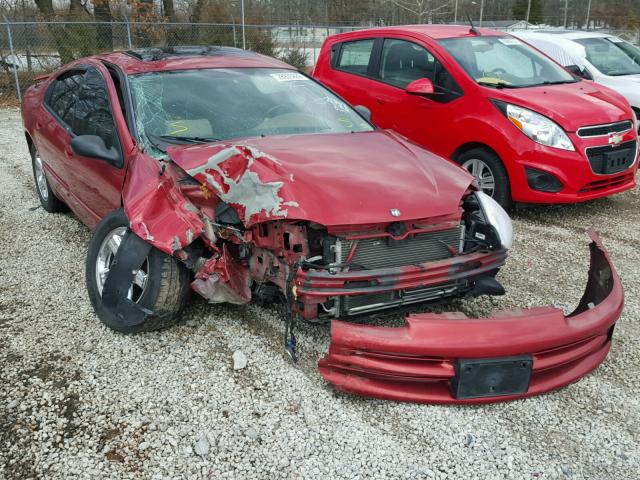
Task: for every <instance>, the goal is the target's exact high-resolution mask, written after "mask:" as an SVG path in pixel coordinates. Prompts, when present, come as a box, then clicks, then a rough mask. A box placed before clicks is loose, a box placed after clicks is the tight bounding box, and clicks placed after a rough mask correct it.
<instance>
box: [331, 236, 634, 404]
mask: <svg viewBox="0 0 640 480" xmlns="http://www.w3.org/2000/svg"><path fill="white" fill-rule="evenodd" d="M589 236H590V237H591V239H592V244H591V268H590V271H589V282H588V284H587V289H586V291H585V294H584V296H583V298H582V300H581V302H580V304H579V306H578V308H577V309H576V311H575V312H574V313H572V314H570V315H568V316H565V315H564V314H563V312H562V310H561V309H559V308H554V307H538V308H530V309H518V310H513V311H501V312H497V313H495V314H494V315H493V316H491V317H489V318H467V317H466V316H465V315H464V314H462V313H443V314H436V313H419V314H412V315H408V316H407V318H406V321H407V325H406V326H404V327H400V328H385V327H375V326H368V325H356V324H349V323H346V322H341V321H334V322H333V323H332V326H331V345H330V348H329V353H328V354H327V356H326V357H324V358H323V359H322V360H320V363H319V366H320V372H321V374H322V375H323V376H324V378H325V379H326V380H327V381H328V382H330V383H333V384H334V385H335V386H336V388H338V389H339V390H343V391H346V392H351V393H355V394H358V395H365V396H372V397H377V398H383V399H387V400H399V401H411V402H423V403H487V402H494V401H501V400H513V399H515V398H521V397H527V396H531V395H536V394H540V393H543V392H547V391H549V390H553V389H556V388H559V387H562V386H564V385H567V384H569V383H571V382H574V381H576V380H578V379H579V378H580V377H582V376H584V375H586V374H587V373H589V372H590V371H592V370H593V369H594V368H596V367H597V366H598V365H599V364H600V363H601V362H602V361H603V360H604V358H605V357H606V356H607V353H608V352H609V349H610V348H611V329H612V327H613V326H614V324H615V322H616V321H617V320H618V318H619V317H620V314H621V312H622V308H623V304H624V294H623V290H622V285H621V283H620V278H619V277H618V274H617V272H616V271H615V268H614V267H613V265H612V264H611V260H610V258H609V255H608V253H607V252H606V250H605V249H604V247H603V246H602V243H601V242H600V239H599V238H598V236H597V235H596V234H595V233H593V232H590V233H589ZM590 304H592V305H591V307H592V308H590ZM523 354H530V355H533V373H532V377H531V382H530V385H529V390H528V392H527V393H526V394H523V395H512V396H504V397H489V398H480V399H469V400H458V399H456V398H454V397H453V396H452V395H451V393H450V391H449V384H450V381H451V379H452V378H453V377H454V375H455V372H454V366H453V365H454V362H455V360H456V359H464V358H496V357H507V356H518V355H523Z"/></svg>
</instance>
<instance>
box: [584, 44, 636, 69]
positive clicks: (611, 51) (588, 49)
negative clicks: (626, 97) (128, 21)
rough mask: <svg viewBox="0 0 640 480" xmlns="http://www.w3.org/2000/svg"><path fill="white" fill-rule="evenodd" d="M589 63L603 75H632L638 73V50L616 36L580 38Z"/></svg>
mask: <svg viewBox="0 0 640 480" xmlns="http://www.w3.org/2000/svg"><path fill="white" fill-rule="evenodd" d="M575 41H576V42H577V43H579V44H580V45H582V46H583V47H584V50H585V54H586V56H587V60H588V61H589V63H591V65H593V66H594V67H596V68H597V69H598V70H600V71H601V72H602V73H604V74H605V75H612V76H618V75H634V74H639V73H640V50H639V49H638V48H637V47H634V46H633V45H631V44H630V43H627V42H625V41H624V40H622V39H620V38H617V37H606V38H580V39H577V40H575Z"/></svg>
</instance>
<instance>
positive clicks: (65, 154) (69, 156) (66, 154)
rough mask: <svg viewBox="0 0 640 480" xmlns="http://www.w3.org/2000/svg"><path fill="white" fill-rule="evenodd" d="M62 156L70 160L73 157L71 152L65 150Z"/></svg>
mask: <svg viewBox="0 0 640 480" xmlns="http://www.w3.org/2000/svg"><path fill="white" fill-rule="evenodd" d="M64 156H65V157H67V158H71V157H73V152H72V151H71V150H67V149H65V151H64Z"/></svg>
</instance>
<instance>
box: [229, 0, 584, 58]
mask: <svg viewBox="0 0 640 480" xmlns="http://www.w3.org/2000/svg"><path fill="white" fill-rule="evenodd" d="M589 1H591V0H589ZM240 5H241V8H242V49H243V50H246V49H247V40H246V38H245V36H244V0H242V1H241V4H240Z"/></svg>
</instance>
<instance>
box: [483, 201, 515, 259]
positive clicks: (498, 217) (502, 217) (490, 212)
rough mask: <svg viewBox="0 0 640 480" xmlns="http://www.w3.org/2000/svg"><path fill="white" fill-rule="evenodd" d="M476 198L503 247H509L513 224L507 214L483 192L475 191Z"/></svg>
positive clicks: (511, 239)
mask: <svg viewBox="0 0 640 480" xmlns="http://www.w3.org/2000/svg"><path fill="white" fill-rule="evenodd" d="M476 198H477V199H478V203H479V204H480V208H481V209H482V213H483V214H484V218H485V219H486V220H487V223H489V224H490V225H492V226H493V228H495V229H496V232H498V237H500V244H501V245H502V247H503V248H506V249H509V248H511V246H512V245H513V224H512V223H511V218H510V217H509V214H507V212H505V210H504V208H502V207H501V206H500V204H499V203H498V202H496V201H495V200H494V199H493V198H491V197H490V196H489V195H487V194H486V193H483V192H476Z"/></svg>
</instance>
